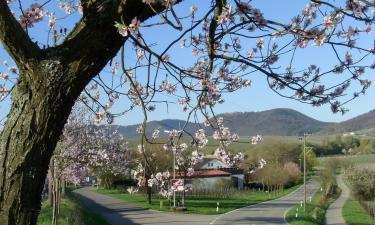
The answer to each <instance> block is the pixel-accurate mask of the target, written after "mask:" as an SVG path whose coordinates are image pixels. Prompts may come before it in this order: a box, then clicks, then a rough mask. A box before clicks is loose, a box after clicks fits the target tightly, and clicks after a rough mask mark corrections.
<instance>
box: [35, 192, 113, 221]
mask: <svg viewBox="0 0 375 225" xmlns="http://www.w3.org/2000/svg"><path fill="white" fill-rule="evenodd" d="M51 221H52V207H51V205H50V204H49V203H48V202H47V201H45V202H44V203H43V205H42V210H41V212H40V215H39V217H38V222H37V225H50V224H51ZM57 224H58V225H109V224H108V223H107V222H106V221H105V220H104V219H103V218H102V217H101V216H100V215H98V214H97V213H95V212H93V211H91V210H89V209H87V208H86V207H84V206H83V205H82V204H81V203H79V202H78V200H77V199H76V198H75V197H74V196H73V195H72V194H71V193H67V194H66V195H65V196H64V197H62V198H61V205H60V214H59V217H58V221H57Z"/></svg>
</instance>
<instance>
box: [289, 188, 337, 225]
mask: <svg viewBox="0 0 375 225" xmlns="http://www.w3.org/2000/svg"><path fill="white" fill-rule="evenodd" d="M340 193H341V192H340V191H338V192H337V193H336V194H335V195H333V196H331V197H329V198H328V199H326V200H323V198H324V192H323V191H318V192H317V193H316V194H315V195H314V196H313V198H312V201H311V202H307V204H306V212H304V211H303V206H302V207H301V205H298V206H295V207H293V208H291V209H290V210H289V211H288V213H287V215H286V219H287V221H288V222H289V223H290V224H291V225H318V224H319V225H321V224H324V217H325V214H326V211H327V209H328V207H329V205H330V204H332V203H333V202H334V201H335V200H336V199H337V198H338V197H339V196H340ZM297 209H298V218H296V212H297Z"/></svg>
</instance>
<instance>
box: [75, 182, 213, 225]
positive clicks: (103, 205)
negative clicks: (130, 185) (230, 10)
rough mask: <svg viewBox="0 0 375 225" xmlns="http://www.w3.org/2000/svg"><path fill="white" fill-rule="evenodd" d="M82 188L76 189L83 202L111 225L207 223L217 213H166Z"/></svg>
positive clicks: (184, 224) (199, 224)
mask: <svg viewBox="0 0 375 225" xmlns="http://www.w3.org/2000/svg"><path fill="white" fill-rule="evenodd" d="M90 189H91V188H89V187H86V188H81V189H78V190H76V191H75V193H77V194H78V196H79V197H80V199H81V201H82V202H83V204H85V205H86V206H87V207H88V208H91V209H93V210H95V211H97V212H98V213H100V214H101V215H102V216H103V217H104V219H106V220H107V221H108V222H109V223H110V224H111V225H148V224H152V225H190V224H191V225H206V224H208V223H209V222H210V221H212V220H213V219H214V218H215V217H216V215H189V214H182V213H181V214H178V213H166V212H165V213H164V212H157V211H153V210H147V209H142V208H139V207H135V206H134V205H132V204H129V203H126V202H124V201H121V200H118V199H115V198H112V197H108V196H105V195H101V194H98V193H95V192H92V191H90Z"/></svg>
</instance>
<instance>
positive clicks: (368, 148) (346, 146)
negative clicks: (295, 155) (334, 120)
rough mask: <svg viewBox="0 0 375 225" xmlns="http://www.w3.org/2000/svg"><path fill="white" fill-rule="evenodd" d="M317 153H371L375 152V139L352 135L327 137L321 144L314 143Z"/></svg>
mask: <svg viewBox="0 0 375 225" xmlns="http://www.w3.org/2000/svg"><path fill="white" fill-rule="evenodd" d="M313 146H314V149H315V152H316V154H317V155H320V156H323V155H339V154H370V153H374V152H375V140H373V139H370V138H358V137H355V136H352V135H349V136H346V137H342V135H336V138H334V139H333V140H330V139H329V138H328V137H325V138H324V139H323V141H322V144H321V145H316V144H315V145H313Z"/></svg>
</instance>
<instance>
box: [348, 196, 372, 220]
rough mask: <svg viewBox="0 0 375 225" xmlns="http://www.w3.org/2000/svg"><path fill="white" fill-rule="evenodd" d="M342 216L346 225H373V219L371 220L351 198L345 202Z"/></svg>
mask: <svg viewBox="0 0 375 225" xmlns="http://www.w3.org/2000/svg"><path fill="white" fill-rule="evenodd" d="M342 215H343V217H344V219H345V222H346V223H347V224H348V225H374V224H375V219H373V218H371V217H370V216H369V215H368V214H367V213H366V211H365V210H364V209H363V208H362V206H361V205H360V204H359V202H358V201H357V200H355V199H354V198H353V197H351V198H349V199H348V201H346V203H345V205H344V208H343V210H342Z"/></svg>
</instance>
